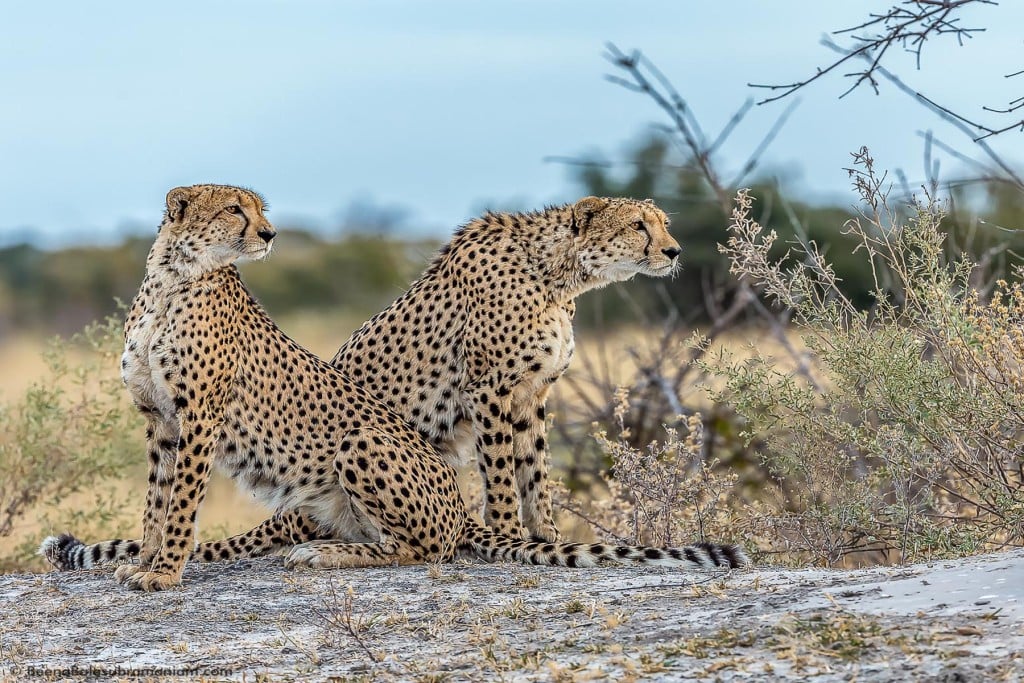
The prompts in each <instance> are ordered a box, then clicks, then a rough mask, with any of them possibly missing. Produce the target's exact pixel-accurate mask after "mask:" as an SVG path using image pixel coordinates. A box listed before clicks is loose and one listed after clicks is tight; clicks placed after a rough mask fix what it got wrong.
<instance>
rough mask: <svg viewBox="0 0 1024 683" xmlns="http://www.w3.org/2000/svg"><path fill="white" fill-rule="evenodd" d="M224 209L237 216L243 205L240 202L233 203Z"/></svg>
mask: <svg viewBox="0 0 1024 683" xmlns="http://www.w3.org/2000/svg"><path fill="white" fill-rule="evenodd" d="M224 210H225V211H227V212H228V213H230V214H234V215H236V216H237V215H238V214H240V213H242V207H240V206H239V205H238V204H232V205H231V206H229V207H227V208H225V209H224Z"/></svg>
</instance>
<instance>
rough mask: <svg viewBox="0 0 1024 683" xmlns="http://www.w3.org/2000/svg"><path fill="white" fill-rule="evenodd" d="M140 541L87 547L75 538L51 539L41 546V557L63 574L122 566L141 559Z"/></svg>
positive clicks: (110, 542)
mask: <svg viewBox="0 0 1024 683" xmlns="http://www.w3.org/2000/svg"><path fill="white" fill-rule="evenodd" d="M141 549H142V543H141V542H139V541H123V540H121V539H117V540H113V541H103V542H102V543H94V544H92V545H86V544H85V543H82V542H81V541H80V540H78V539H77V538H75V537H74V536H72V535H71V534H61V535H60V536H47V537H46V538H45V539H43V542H42V543H41V544H40V545H39V554H40V555H42V556H43V557H45V558H46V560H47V561H48V562H49V563H50V564H52V565H53V566H54V567H55V568H56V569H58V570H59V571H62V572H63V571H70V570H73V569H92V568H93V567H96V566H98V565H100V564H104V563H107V562H121V561H127V560H132V559H135V558H136V557H138V555H139V552H140V551H141Z"/></svg>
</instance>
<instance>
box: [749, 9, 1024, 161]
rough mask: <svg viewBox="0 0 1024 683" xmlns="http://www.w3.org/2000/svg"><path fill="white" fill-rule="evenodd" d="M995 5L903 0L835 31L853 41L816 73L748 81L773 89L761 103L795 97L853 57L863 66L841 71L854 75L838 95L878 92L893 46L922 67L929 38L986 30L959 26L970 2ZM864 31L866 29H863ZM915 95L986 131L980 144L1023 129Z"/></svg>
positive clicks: (1019, 104) (1023, 102)
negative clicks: (865, 88) (862, 89)
mask: <svg viewBox="0 0 1024 683" xmlns="http://www.w3.org/2000/svg"><path fill="white" fill-rule="evenodd" d="M997 4H998V3H997V2H995V0H904V1H903V2H900V3H898V4H894V5H892V6H891V7H890V8H889V9H888V10H887V11H885V12H883V13H880V14H874V13H872V14H870V15H868V19H867V20H865V21H863V22H862V23H860V24H858V25H857V26H852V27H850V28H845V29H840V30H838V31H834V32H833V34H834V35H840V34H847V35H849V36H850V38H851V39H852V41H853V43H852V45H849V46H845V47H839V48H838V49H836V50H835V51H837V52H839V54H840V56H839V57H838V58H837V59H836V60H835V61H833V62H831V63H830V64H828V65H827V66H825V67H824V68H822V67H819V68H818V69H817V70H816V71H815V73H814V74H813V75H812V76H809V77H807V78H805V79H803V80H799V81H795V82H793V83H784V84H775V85H771V84H764V83H748V85H749V86H750V87H752V88H760V89H764V90H768V91H770V92H771V93H773V94H772V95H770V96H769V97H766V98H764V99H763V100H761V101H759V102H758V104H767V103H769V102H774V101H776V100H780V99H783V98H785V97H787V96H789V95H792V94H793V93H795V92H796V91H798V90H800V89H801V88H804V87H806V86H808V85H810V84H811V83H813V82H815V81H817V80H818V79H820V78H822V77H824V76H826V75H828V74H830V73H831V72H833V71H835V70H836V69H838V68H839V67H840V66H842V65H844V64H850V63H853V62H854V60H855V59H859V60H861V61H863V62H865V66H863V68H859V69H858V68H855V69H854V70H853V71H850V72H848V73H845V74H843V76H844V77H845V78H851V79H853V83H852V85H850V87H849V88H847V89H846V90H845V91H844V92H843V93H842V94H841V95H840V96H839V97H840V98H842V97H845V96H846V95H848V94H850V93H851V92H853V91H854V90H856V89H857V88H858V87H860V86H861V85H865V84H867V85H869V86H870V87H871V89H872V90H874V91H875V93H876V94H877V93H878V92H879V76H882V77H884V78H887V79H889V80H891V79H892V77H891V76H890V75H888V74H887V73H886V71H885V68H884V67H883V61H884V60H885V59H886V58H887V57H888V55H889V53H890V52H891V50H892V48H893V47H901V48H903V50H904V51H906V52H909V53H911V54H912V55H914V60H915V63H916V66H917V68H918V69H920V68H921V54H922V52H923V50H924V46H925V44H926V43H927V42H928V41H929V40H931V39H933V38H936V37H938V36H943V35H947V36H952V37H953V38H955V39H956V41H957V44H959V45H963V44H964V42H965V40H966V39H968V38H971V37H973V35H974V34H975V33H980V32H983V31H984V30H985V29H983V28H966V27H963V26H961V25H960V18H959V17H958V16H957V14H958V13H959V12H961V11H962V10H963V9H964V8H965V7H967V6H969V5H997ZM864 31H868V32H867V33H863V32H864ZM822 42H823V43H824V44H826V46H828V47H833V46H834V45H835V44H834V43H833V42H832V41H831V40H828V39H825V40H823V41H822ZM836 47H838V46H836ZM1022 73H1024V71H1016V72H1014V73H1010V74H1006V78H1013V77H1015V76H1018V75H1020V74H1022ZM917 97H918V99H919V100H920V101H922V102H926V103H927V104H928V106H929V107H930V108H932V109H933V110H940V111H942V112H945V113H946V114H947V115H948V116H950V117H952V118H955V119H957V120H958V121H961V122H963V123H965V124H967V125H969V126H971V127H972V128H973V129H975V130H976V131H979V132H981V133H982V135H980V136H974V135H973V134H972V137H974V139H975V141H976V142H977V141H980V140H983V139H985V138H988V137H992V136H994V135H999V134H1001V133H1005V132H1008V131H1011V130H1020V131H1022V132H1024V119H1021V120H1019V121H1015V122H1014V123H1011V124H1009V125H1005V126H1001V127H998V126H997V127H991V126H987V125H985V124H981V123H978V122H976V121H973V120H971V119H969V118H967V117H965V116H963V115H962V114H958V113H956V112H954V111H952V110H950V109H949V108H947V107H944V106H942V105H940V104H938V103H936V102H935V101H933V100H932V99H930V98H928V97H926V96H924V95H923V94H921V93H917ZM1021 108H1024V97H1017V98H1014V99H1011V100H1010V101H1009V103H1008V104H1007V105H1006V107H1005V108H997V107H988V106H983V107H982V109H983V110H984V111H988V112H991V113H994V114H1011V113H1013V112H1015V111H1017V110H1019V109H1021Z"/></svg>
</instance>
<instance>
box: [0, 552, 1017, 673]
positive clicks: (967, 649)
mask: <svg viewBox="0 0 1024 683" xmlns="http://www.w3.org/2000/svg"><path fill="white" fill-rule="evenodd" d="M349 587H351V589H350V588H349ZM1022 603H1024V551H1013V552H1006V553H1001V554H995V555H985V556H979V557H975V558H970V559H965V560H957V561H949V562H941V563H935V564H930V565H916V566H910V567H903V568H899V569H871V570H859V571H822V570H799V571H793V570H781V569H763V568H761V569H748V570H744V571H735V572H732V573H730V574H714V573H683V572H680V571H672V570H658V569H642V568H598V569H589V570H579V569H577V570H570V569H562V568H536V567H523V566H519V565H508V564H501V565H485V564H472V563H455V564H450V565H442V566H439V567H406V568H397V567H396V568H385V569H368V570H345V571H312V570H305V571H287V570H285V569H284V568H283V566H282V561H281V559H280V558H265V559H260V560H252V561H244V562H239V563H234V564H228V565H216V564H214V565H201V564H194V565H190V567H189V568H188V569H187V571H186V574H185V585H184V586H183V587H182V588H180V589H177V590H174V591H170V592H167V593H157V594H142V593H133V592H130V591H127V590H125V589H123V588H121V587H120V586H118V585H116V584H115V583H114V581H113V579H112V577H111V572H110V571H109V570H95V571H91V572H70V573H63V574H60V573H51V574H44V575H7V576H0V605H2V608H0V610H2V613H0V672H2V675H3V676H4V677H5V678H6V679H15V680H26V679H32V678H35V679H45V678H51V679H52V678H63V679H66V678H73V679H79V680H85V679H89V680H95V679H110V678H114V679H117V678H123V679H134V678H138V677H150V678H153V679H161V680H194V679H206V680H226V679H229V680H246V681H262V680H329V679H333V680H367V681H377V680H384V681H389V680H396V681H398V680H401V681H463V680H468V681H534V680H556V681H573V680H603V679H606V678H609V679H614V680H620V681H630V680H692V679H697V680H721V681H766V680H806V681H907V680H929V681H948V682H950V683H952V682H956V681H996V680H1009V681H1015V680H1020V679H1021V678H1022V677H1024V654H1022V653H1024V604H1022Z"/></svg>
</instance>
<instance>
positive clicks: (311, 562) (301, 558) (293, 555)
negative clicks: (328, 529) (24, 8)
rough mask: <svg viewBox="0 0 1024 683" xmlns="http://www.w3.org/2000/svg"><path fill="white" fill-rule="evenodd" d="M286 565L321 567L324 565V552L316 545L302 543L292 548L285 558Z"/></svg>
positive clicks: (287, 566) (291, 567) (287, 567)
mask: <svg viewBox="0 0 1024 683" xmlns="http://www.w3.org/2000/svg"><path fill="white" fill-rule="evenodd" d="M284 566H285V568H286V569H295V568H296V567H311V568H313V569H319V568H322V567H323V566H324V553H323V552H321V551H320V549H319V548H317V547H316V546H314V545H311V544H309V543H300V544H299V545H297V546H295V547H294V548H292V549H291V552H289V553H288V556H287V557H285V558H284Z"/></svg>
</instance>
